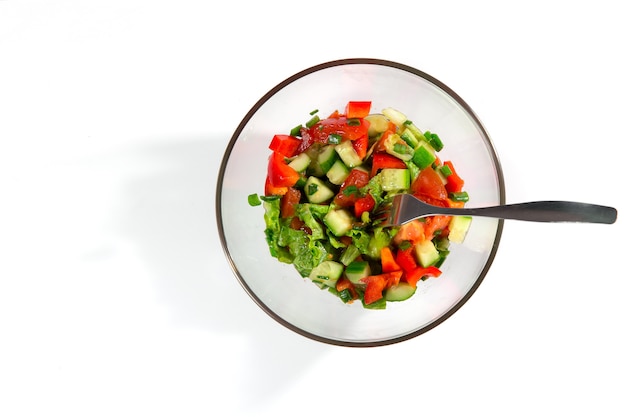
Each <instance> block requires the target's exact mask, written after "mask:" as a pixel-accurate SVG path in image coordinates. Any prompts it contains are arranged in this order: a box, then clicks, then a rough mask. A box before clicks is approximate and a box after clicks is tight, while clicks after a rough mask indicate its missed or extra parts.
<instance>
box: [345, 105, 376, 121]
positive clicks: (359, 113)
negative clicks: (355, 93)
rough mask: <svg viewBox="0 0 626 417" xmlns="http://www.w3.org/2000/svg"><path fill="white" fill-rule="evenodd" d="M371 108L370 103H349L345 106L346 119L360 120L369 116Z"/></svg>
mask: <svg viewBox="0 0 626 417" xmlns="http://www.w3.org/2000/svg"><path fill="white" fill-rule="evenodd" d="M371 108H372V102H371V101H349V102H348V104H347V105H346V117H347V118H349V119H354V118H359V119H361V118H363V117H366V116H367V115H369V114H370V109H371Z"/></svg>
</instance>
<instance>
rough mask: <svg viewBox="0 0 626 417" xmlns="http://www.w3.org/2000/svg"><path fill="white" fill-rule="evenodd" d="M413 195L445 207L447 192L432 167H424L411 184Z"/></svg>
mask: <svg viewBox="0 0 626 417" xmlns="http://www.w3.org/2000/svg"><path fill="white" fill-rule="evenodd" d="M411 191H412V192H413V195H414V196H415V197H417V198H419V199H420V200H422V201H425V202H427V203H430V204H434V205H439V206H443V207H446V206H447V200H448V192H447V191H446V187H445V185H444V184H443V181H442V180H441V177H440V176H439V174H437V173H436V172H435V170H434V169H433V168H432V167H426V168H424V169H423V170H421V171H420V173H419V175H418V176H417V178H415V180H414V181H413V184H411Z"/></svg>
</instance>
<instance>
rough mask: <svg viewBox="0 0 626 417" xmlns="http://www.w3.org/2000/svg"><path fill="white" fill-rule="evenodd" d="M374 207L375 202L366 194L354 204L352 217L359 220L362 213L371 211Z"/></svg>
mask: <svg viewBox="0 0 626 417" xmlns="http://www.w3.org/2000/svg"><path fill="white" fill-rule="evenodd" d="M375 205H376V200H374V197H372V195H371V194H370V193H367V195H365V197H361V198H359V199H358V200H356V201H355V202H354V215H355V216H356V217H357V219H360V218H361V216H362V215H363V213H365V212H366V211H372V210H373V209H374V206H375Z"/></svg>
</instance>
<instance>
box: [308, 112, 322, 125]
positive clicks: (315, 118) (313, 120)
mask: <svg viewBox="0 0 626 417" xmlns="http://www.w3.org/2000/svg"><path fill="white" fill-rule="evenodd" d="M319 121H320V117H319V116H318V115H317V114H316V115H315V116H313V117H311V119H309V121H308V122H306V127H311V126H313V125H314V124H315V123H317V122H319Z"/></svg>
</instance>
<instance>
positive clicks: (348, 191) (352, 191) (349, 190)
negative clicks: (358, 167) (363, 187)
mask: <svg viewBox="0 0 626 417" xmlns="http://www.w3.org/2000/svg"><path fill="white" fill-rule="evenodd" d="M342 193H343V195H345V196H346V197H349V196H351V195H357V194H358V193H359V189H358V187H357V186H356V185H348V186H347V187H346V188H344V190H343V191H342Z"/></svg>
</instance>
